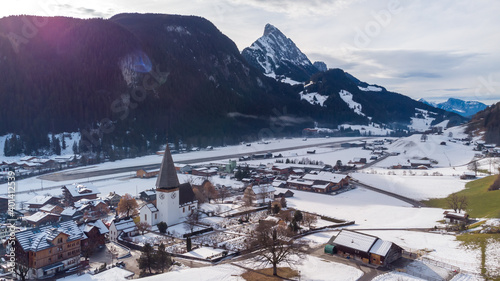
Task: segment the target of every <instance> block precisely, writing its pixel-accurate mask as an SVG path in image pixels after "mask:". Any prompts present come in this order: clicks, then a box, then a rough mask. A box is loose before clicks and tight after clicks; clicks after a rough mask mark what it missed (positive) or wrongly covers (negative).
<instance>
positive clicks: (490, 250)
mask: <svg viewBox="0 0 500 281" xmlns="http://www.w3.org/2000/svg"><path fill="white" fill-rule="evenodd" d="M486 268H487V269H488V274H489V275H491V276H500V241H499V240H494V239H488V244H487V245H486Z"/></svg>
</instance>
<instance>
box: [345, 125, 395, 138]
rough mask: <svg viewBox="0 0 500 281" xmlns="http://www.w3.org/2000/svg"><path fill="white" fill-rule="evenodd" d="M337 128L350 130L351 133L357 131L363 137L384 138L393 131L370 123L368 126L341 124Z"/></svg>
mask: <svg viewBox="0 0 500 281" xmlns="http://www.w3.org/2000/svg"><path fill="white" fill-rule="evenodd" d="M339 127H342V128H344V129H347V128H350V129H351V130H353V131H356V130H358V131H359V133H360V134H361V135H363V136H368V135H373V136H375V135H377V136H385V135H388V134H390V133H391V132H392V131H393V130H391V129H383V128H380V126H379V125H378V124H374V123H370V124H369V125H368V126H367V125H349V124H342V125H340V126H339Z"/></svg>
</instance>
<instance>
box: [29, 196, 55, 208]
mask: <svg viewBox="0 0 500 281" xmlns="http://www.w3.org/2000/svg"><path fill="white" fill-rule="evenodd" d="M57 203H59V198H57V197H54V196H43V195H37V196H35V197H33V198H31V199H30V200H28V201H26V202H25V204H27V205H28V210H29V211H31V212H36V211H38V210H40V208H42V207H43V206H44V205H47V204H52V205H56V204H57Z"/></svg>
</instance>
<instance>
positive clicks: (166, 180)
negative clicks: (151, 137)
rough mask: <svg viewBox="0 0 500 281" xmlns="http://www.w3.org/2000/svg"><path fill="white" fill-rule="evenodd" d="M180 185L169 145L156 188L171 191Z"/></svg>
mask: <svg viewBox="0 0 500 281" xmlns="http://www.w3.org/2000/svg"><path fill="white" fill-rule="evenodd" d="M179 185H180V184H179V179H178V178H177V171H176V170H175V166H174V160H173V159H172V154H170V149H169V148H168V144H167V147H166V148H165V154H164V155H163V160H162V162H161V167H160V173H159V174H158V179H157V180H156V188H163V189H171V188H177V187H179Z"/></svg>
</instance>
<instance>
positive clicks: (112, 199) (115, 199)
mask: <svg viewBox="0 0 500 281" xmlns="http://www.w3.org/2000/svg"><path fill="white" fill-rule="evenodd" d="M120 199H122V197H121V196H120V195H119V194H116V192H110V193H109V195H108V196H106V197H105V198H104V201H105V202H106V203H108V204H109V205H110V206H114V207H116V206H118V203H120Z"/></svg>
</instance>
